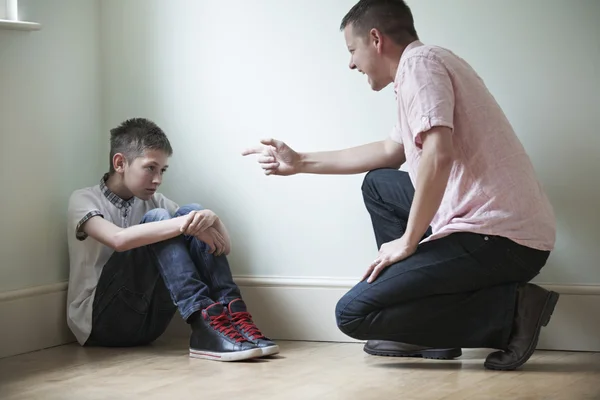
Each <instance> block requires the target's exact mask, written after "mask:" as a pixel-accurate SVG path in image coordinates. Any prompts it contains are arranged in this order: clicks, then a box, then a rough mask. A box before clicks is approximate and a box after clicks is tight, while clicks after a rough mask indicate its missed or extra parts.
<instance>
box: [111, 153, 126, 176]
mask: <svg viewBox="0 0 600 400" xmlns="http://www.w3.org/2000/svg"><path fill="white" fill-rule="evenodd" d="M112 161H113V167H114V169H115V172H121V173H122V172H123V171H125V164H126V163H127V160H126V159H125V156H124V155H123V154H121V153H117V154H115V155H114V156H113V160H112Z"/></svg>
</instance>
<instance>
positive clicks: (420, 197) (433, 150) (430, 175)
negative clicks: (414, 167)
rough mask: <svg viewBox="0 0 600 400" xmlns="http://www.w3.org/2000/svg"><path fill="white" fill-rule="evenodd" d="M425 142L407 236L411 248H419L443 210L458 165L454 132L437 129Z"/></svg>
mask: <svg viewBox="0 0 600 400" xmlns="http://www.w3.org/2000/svg"><path fill="white" fill-rule="evenodd" d="M421 138H422V140H423V152H422V153H421V160H420V162H419V167H418V172H417V182H416V184H415V196H414V199H413V203H412V206H411V208H410V214H409V217H408V224H407V227H406V232H405V233H404V235H405V237H406V241H407V244H409V245H411V246H414V247H415V248H416V246H417V245H418V244H419V242H420V240H421V238H422V237H423V235H424V234H425V231H427V228H428V227H429V225H430V224H431V221H432V220H433V217H434V216H435V213H436V212H437V210H438V208H439V207H440V204H441V202H442V198H443V197H444V192H445V190H446V185H447V184H448V179H449V177H450V172H451V170H452V164H453V161H454V148H453V143H452V131H451V129H450V128H448V127H442V126H436V127H433V128H432V129H430V130H429V131H427V132H424V133H423V134H422V135H421Z"/></svg>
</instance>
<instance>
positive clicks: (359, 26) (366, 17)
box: [340, 0, 419, 45]
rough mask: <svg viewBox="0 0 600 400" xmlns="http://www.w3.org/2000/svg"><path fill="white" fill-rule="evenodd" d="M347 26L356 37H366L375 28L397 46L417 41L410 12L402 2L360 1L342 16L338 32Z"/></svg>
mask: <svg viewBox="0 0 600 400" xmlns="http://www.w3.org/2000/svg"><path fill="white" fill-rule="evenodd" d="M348 25H351V26H352V29H353V32H354V34H355V35H356V36H364V37H366V36H367V35H368V34H369V32H370V31H371V29H373V28H375V29H377V30H379V31H380V32H381V33H383V34H384V35H386V36H389V37H390V38H391V39H392V40H393V41H394V42H395V43H396V44H398V45H405V44H408V43H410V42H412V41H414V40H417V39H419V36H418V35H417V31H416V29H415V22H414V20H413V15H412V12H411V11H410V8H409V7H408V5H407V4H406V3H405V2H404V1H403V0H360V1H359V2H358V3H356V4H355V5H354V6H353V7H352V8H351V9H350V11H348V14H346V16H344V18H343V19H342V23H341V25H340V30H342V31H343V30H344V29H345V28H346V26H348Z"/></svg>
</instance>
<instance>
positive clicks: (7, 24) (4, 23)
mask: <svg viewBox="0 0 600 400" xmlns="http://www.w3.org/2000/svg"><path fill="white" fill-rule="evenodd" d="M3 29H12V30H18V31H39V30H40V29H42V25H41V24H38V23H36V22H25V21H11V20H7V19H0V30H3Z"/></svg>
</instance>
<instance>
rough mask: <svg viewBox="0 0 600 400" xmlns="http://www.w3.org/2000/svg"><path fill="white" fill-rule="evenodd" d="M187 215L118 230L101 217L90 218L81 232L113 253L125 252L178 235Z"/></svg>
mask: <svg viewBox="0 0 600 400" xmlns="http://www.w3.org/2000/svg"><path fill="white" fill-rule="evenodd" d="M187 218H188V216H187V215H184V216H181V217H177V218H172V219H168V220H165V221H156V222H148V223H145V224H139V225H134V226H131V227H129V228H119V227H118V226H116V225H115V224H113V223H112V222H110V221H107V220H105V219H104V218H103V217H101V216H96V217H92V218H91V219H89V220H88V221H87V222H85V223H84V224H83V226H82V227H81V230H82V231H83V232H85V233H86V234H87V235H88V236H90V237H92V238H94V239H96V240H97V241H99V242H100V243H102V244H104V245H106V246H108V247H110V248H112V249H114V250H115V251H119V252H121V251H127V250H131V249H135V248H137V247H141V246H146V245H149V244H153V243H157V242H161V241H163V240H167V239H171V238H173V237H175V236H178V235H180V234H181V233H182V232H181V227H182V226H183V224H184V223H185V221H186V219H187Z"/></svg>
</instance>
